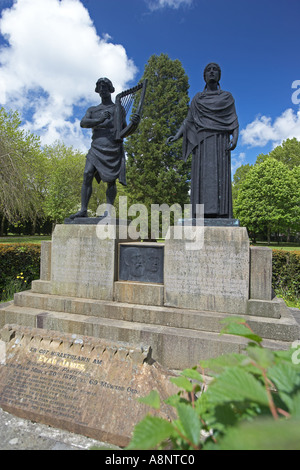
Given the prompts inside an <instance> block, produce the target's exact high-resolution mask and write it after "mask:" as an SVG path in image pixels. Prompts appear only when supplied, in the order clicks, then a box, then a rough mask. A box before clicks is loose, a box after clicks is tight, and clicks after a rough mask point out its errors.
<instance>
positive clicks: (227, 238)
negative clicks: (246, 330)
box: [164, 227, 249, 314]
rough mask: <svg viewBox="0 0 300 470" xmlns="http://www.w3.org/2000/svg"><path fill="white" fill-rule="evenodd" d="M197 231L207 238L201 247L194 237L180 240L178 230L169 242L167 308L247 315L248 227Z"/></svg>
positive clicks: (165, 275) (204, 238)
mask: <svg viewBox="0 0 300 470" xmlns="http://www.w3.org/2000/svg"><path fill="white" fill-rule="evenodd" d="M191 228H192V227H191ZM196 229H197V230H198V231H199V234H200V235H201V236H203V240H201V243H199V246H198V244H197V243H196V242H193V241H190V238H188V239H186V238H184V237H182V238H181V239H179V238H176V237H175V230H174V227H171V230H170V236H169V238H168V239H166V241H165V260H164V263H165V269H164V287H165V305H168V306H172V307H179V308H191V309H195V310H205V311H213V312H227V313H233V314H241V313H246V308H247V302H248V299H249V238H248V235H247V230H246V228H244V227H196ZM200 235H198V238H199V240H200V239H201V237H200ZM196 240H197V237H196Z"/></svg>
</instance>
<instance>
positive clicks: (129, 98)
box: [115, 79, 147, 142]
mask: <svg viewBox="0 0 300 470" xmlns="http://www.w3.org/2000/svg"><path fill="white" fill-rule="evenodd" d="M146 87H147V79H146V80H144V81H143V82H142V83H139V84H138V85H137V86H135V87H133V88H129V89H128V90H125V91H122V92H121V93H119V94H118V95H117V96H116V101H115V105H116V122H115V126H116V137H115V140H116V141H117V142H122V140H123V138H124V137H127V136H128V135H130V134H132V133H133V132H134V131H135V130H136V128H137V126H138V124H135V123H133V122H130V123H129V124H128V126H127V127H125V129H123V122H124V120H125V119H126V116H127V114H128V113H129V111H130V110H131V109H132V108H134V106H133V105H134V102H135V101H136V100H137V99H138V97H139V103H138V105H137V107H136V110H134V114H139V115H140V116H141V113H142V109H143V104H144V99H145V94H146Z"/></svg>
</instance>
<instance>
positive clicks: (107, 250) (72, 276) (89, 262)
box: [51, 225, 117, 299]
mask: <svg viewBox="0 0 300 470" xmlns="http://www.w3.org/2000/svg"><path fill="white" fill-rule="evenodd" d="M116 249H117V240H114V239H110V238H107V239H105V240H104V239H100V238H99V237H98V233H97V226H96V225H57V226H56V228H55V230H54V233H53V237H52V263H51V291H52V293H53V294H59V295H71V296H74V297H85V298H90V299H113V287H114V281H115V272H116V264H115V263H116V262H117V256H116Z"/></svg>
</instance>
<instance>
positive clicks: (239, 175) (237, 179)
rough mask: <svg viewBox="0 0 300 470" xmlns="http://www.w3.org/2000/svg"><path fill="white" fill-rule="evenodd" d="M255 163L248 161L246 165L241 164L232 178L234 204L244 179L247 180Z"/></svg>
mask: <svg viewBox="0 0 300 470" xmlns="http://www.w3.org/2000/svg"><path fill="white" fill-rule="evenodd" d="M252 166H253V165H250V164H249V163H247V164H246V165H241V166H239V167H238V168H237V169H236V171H235V173H234V175H233V178H232V201H233V206H234V203H235V201H236V199H237V197H238V193H239V189H240V188H241V186H242V184H243V181H244V180H245V178H246V176H247V174H248V172H249V170H250V169H251V168H252Z"/></svg>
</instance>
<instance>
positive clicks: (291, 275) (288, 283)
mask: <svg viewBox="0 0 300 470" xmlns="http://www.w3.org/2000/svg"><path fill="white" fill-rule="evenodd" d="M272 266H273V279H272V285H273V289H274V290H275V292H277V293H281V294H282V295H284V296H285V297H291V298H294V299H299V297H300V252H299V251H284V250H273V262H272Z"/></svg>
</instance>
